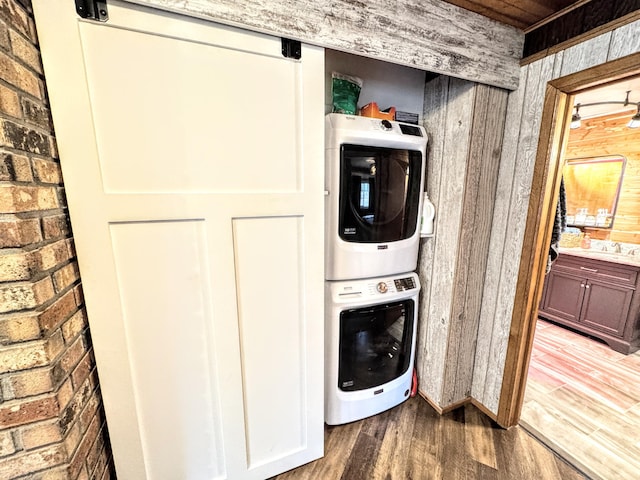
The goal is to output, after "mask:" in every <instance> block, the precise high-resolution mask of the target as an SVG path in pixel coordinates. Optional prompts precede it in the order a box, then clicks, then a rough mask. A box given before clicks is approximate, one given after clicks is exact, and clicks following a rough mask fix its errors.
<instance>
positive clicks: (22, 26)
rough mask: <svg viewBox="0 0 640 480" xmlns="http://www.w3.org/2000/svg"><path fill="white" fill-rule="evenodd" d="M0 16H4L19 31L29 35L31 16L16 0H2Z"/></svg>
mask: <svg viewBox="0 0 640 480" xmlns="http://www.w3.org/2000/svg"><path fill="white" fill-rule="evenodd" d="M0 17H2V18H4V19H5V21H6V22H7V24H8V25H10V26H12V27H13V28H15V29H16V30H18V31H19V32H22V33H24V34H25V35H27V36H29V34H30V33H31V31H30V29H29V17H28V15H27V13H26V12H25V11H24V9H22V8H21V7H20V6H19V5H18V2H16V1H15V0H0Z"/></svg>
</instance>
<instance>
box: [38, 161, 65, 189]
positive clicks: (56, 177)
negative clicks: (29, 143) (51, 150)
mask: <svg viewBox="0 0 640 480" xmlns="http://www.w3.org/2000/svg"><path fill="white" fill-rule="evenodd" d="M33 169H34V171H35V173H36V178H37V179H38V180H39V181H40V182H42V183H52V184H55V185H60V184H62V172H61V171H60V164H59V163H58V162H54V161H51V160H44V159H41V158H35V159H34V160H33Z"/></svg>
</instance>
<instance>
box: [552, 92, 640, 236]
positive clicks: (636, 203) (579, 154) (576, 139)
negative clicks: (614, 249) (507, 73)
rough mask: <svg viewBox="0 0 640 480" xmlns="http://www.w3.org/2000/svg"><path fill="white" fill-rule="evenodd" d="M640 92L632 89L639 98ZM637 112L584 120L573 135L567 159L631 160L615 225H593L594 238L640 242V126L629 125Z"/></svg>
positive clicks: (626, 169)
mask: <svg viewBox="0 0 640 480" xmlns="http://www.w3.org/2000/svg"><path fill="white" fill-rule="evenodd" d="M639 93H640V92H632V94H635V95H636V97H637V96H638V94H639ZM632 98H633V97H632ZM634 100H635V98H634ZM634 113H636V109H635V108H633V109H631V110H627V111H626V112H621V113H614V114H611V115H605V116H602V117H597V118H590V119H586V120H582V126H581V127H580V128H577V129H575V130H571V133H570V134H569V141H568V143H567V150H566V152H565V158H583V157H601V156H604V155H622V156H623V157H625V158H626V159H627V165H626V167H625V171H624V176H623V178H622V187H621V189H620V196H619V198H618V207H617V209H616V216H615V221H614V222H613V228H612V229H610V230H609V229H591V228H590V229H588V231H589V232H590V233H591V237H592V238H598V239H603V240H611V241H613V242H626V243H638V244H640V128H627V124H628V123H629V119H630V118H631V116H632V115H633V114H634Z"/></svg>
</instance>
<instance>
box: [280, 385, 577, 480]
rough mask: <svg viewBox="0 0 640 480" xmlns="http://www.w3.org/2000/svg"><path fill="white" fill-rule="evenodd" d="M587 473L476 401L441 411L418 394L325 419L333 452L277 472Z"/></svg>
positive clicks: (368, 479)
mask: <svg viewBox="0 0 640 480" xmlns="http://www.w3.org/2000/svg"><path fill="white" fill-rule="evenodd" d="M584 478H586V477H585V476H584V475H582V474H581V473H579V472H578V471H577V470H575V469H574V468H573V467H571V466H569V465H568V464H566V463H565V462H564V461H563V460H562V459H560V458H559V457H557V456H556V455H555V454H554V453H553V452H552V451H551V450H549V449H548V448H547V447H545V446H544V445H543V444H541V443H540V442H539V441H538V440H536V439H535V438H533V437H532V436H531V435H529V434H528V433H527V432H526V431H524V429H522V428H520V427H514V428H511V429H509V430H504V429H502V428H500V427H498V426H497V425H496V424H495V423H494V422H493V421H492V420H490V419H489V418H488V417H487V416H486V415H484V414H483V413H481V412H480V411H479V410H478V409H477V408H475V407H474V406H472V405H468V406H465V407H461V408H458V409H457V410H455V411H453V412H451V413H448V414H446V415H439V414H438V413H437V412H436V411H435V410H434V409H433V408H432V407H431V406H430V405H429V404H428V403H427V402H426V401H425V400H423V399H422V398H420V397H415V398H412V399H409V400H408V401H406V402H404V403H403V404H402V405H399V406H398V407H395V408H392V409H391V410H388V411H386V412H384V413H381V414H380V415H376V416H373V417H370V418H367V419H364V420H361V421H359V422H353V423H350V424H347V425H340V426H333V427H330V426H325V456H324V458H321V459H320V460H316V461H315V462H312V463H309V464H307V465H304V466H302V467H300V468H297V469H295V470H291V471H289V472H286V473H283V474H281V475H278V476H277V477H273V479H272V480H377V479H380V480H458V479H465V480H475V479H487V480H489V479H490V480H515V479H517V480H529V479H536V480H579V479H584Z"/></svg>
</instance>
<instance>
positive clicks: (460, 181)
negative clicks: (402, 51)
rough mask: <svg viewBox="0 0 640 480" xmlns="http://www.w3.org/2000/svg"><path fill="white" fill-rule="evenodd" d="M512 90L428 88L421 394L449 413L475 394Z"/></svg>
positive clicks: (463, 84)
mask: <svg viewBox="0 0 640 480" xmlns="http://www.w3.org/2000/svg"><path fill="white" fill-rule="evenodd" d="M506 105H507V91H506V90H503V89H499V88H495V87H490V86H487V85H481V84H477V83H473V82H468V81H464V80H457V79H454V78H451V77H445V76H440V77H437V78H435V79H433V80H431V81H430V82H428V83H427V84H426V86H425V111H424V119H425V121H424V125H425V128H426V130H427V133H428V134H429V152H428V163H427V192H428V193H429V196H430V198H431V199H432V201H433V203H434V205H435V206H436V212H437V214H436V219H435V237H433V238H428V239H423V240H422V241H421V246H420V256H419V267H418V273H419V275H420V279H421V282H422V284H423V288H422V296H421V303H420V315H419V317H420V325H419V329H418V345H417V353H416V367H417V369H418V376H419V379H420V386H419V389H420V393H421V394H422V395H423V396H425V397H427V398H429V400H431V402H432V403H434V404H436V405H438V406H441V407H446V406H448V405H451V404H454V403H458V402H460V401H463V400H465V399H467V398H468V397H469V396H470V393H471V381H472V373H473V363H474V360H475V343H476V339H477V334H478V321H479V315H480V306H481V301H482V291H483V283H484V271H485V265H486V262H487V252H488V248H489V238H490V233H491V223H492V222H491V221H492V218H493V205H494V196H495V191H496V183H497V179H498V167H499V161H500V146H501V143H502V132H503V129H504V120H505V112H506Z"/></svg>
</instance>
